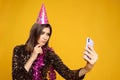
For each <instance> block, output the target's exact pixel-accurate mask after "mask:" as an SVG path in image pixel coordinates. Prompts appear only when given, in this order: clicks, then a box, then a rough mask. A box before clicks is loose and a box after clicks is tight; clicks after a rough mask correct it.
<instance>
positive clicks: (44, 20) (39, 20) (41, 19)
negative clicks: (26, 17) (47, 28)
mask: <svg viewBox="0 0 120 80" xmlns="http://www.w3.org/2000/svg"><path fill="white" fill-rule="evenodd" d="M36 23H38V24H48V23H49V22H48V18H47V13H46V9H45V6H44V4H42V7H41V9H40V12H39V15H38V17H37V20H36Z"/></svg>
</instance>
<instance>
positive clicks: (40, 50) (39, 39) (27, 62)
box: [12, 5, 97, 80]
mask: <svg viewBox="0 0 120 80" xmlns="http://www.w3.org/2000/svg"><path fill="white" fill-rule="evenodd" d="M51 34H52V28H51V26H50V24H49V23H48V20H47V17H46V12H45V7H44V5H42V8H41V11H40V15H39V16H38V19H37V21H36V23H35V24H34V25H33V26H32V28H31V31H30V35H29V38H28V40H27V41H26V43H25V45H19V46H16V47H15V48H14V51H13V58H12V78H13V80H47V79H49V80H55V79H56V73H55V70H56V71H57V72H58V73H59V74H60V75H61V76H62V77H63V78H65V79H66V80H82V79H83V78H84V76H85V74H86V73H87V72H89V71H90V70H91V69H92V67H93V66H94V64H95V62H96V60H97V54H96V52H95V51H94V49H93V48H92V47H91V46H88V48H86V49H85V52H84V55H85V56H84V59H85V60H86V61H87V64H86V66H85V67H84V68H80V69H78V70H70V69H69V68H68V67H67V66H66V65H65V64H64V63H63V62H62V60H61V59H60V58H59V56H57V54H56V53H55V52H54V50H53V49H51V48H50V47H49V46H48V43H49V39H50V36H51Z"/></svg>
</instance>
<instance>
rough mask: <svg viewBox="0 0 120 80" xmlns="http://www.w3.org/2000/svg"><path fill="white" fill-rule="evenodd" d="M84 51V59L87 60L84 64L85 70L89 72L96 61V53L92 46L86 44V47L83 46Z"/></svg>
mask: <svg viewBox="0 0 120 80" xmlns="http://www.w3.org/2000/svg"><path fill="white" fill-rule="evenodd" d="M83 53H84V57H83V58H84V59H85V60H86V61H87V64H86V66H85V69H86V70H87V72H89V71H90V70H91V69H92V68H93V66H94V64H95V63H96V61H97V59H98V55H97V53H96V52H95V50H94V48H93V47H92V46H90V45H88V47H87V48H85V52H83Z"/></svg>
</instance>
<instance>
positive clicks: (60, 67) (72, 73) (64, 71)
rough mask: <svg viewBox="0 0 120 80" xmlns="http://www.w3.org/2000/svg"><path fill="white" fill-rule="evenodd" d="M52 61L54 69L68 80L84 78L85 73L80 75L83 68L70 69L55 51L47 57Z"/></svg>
mask: <svg viewBox="0 0 120 80" xmlns="http://www.w3.org/2000/svg"><path fill="white" fill-rule="evenodd" d="M47 59H48V60H49V61H51V64H52V65H53V67H54V69H55V70H56V71H57V72H58V73H59V74H60V75H61V76H62V77H64V78H65V79H66V80H82V79H83V78H84V75H82V76H80V77H79V72H80V71H81V69H77V70H70V69H69V68H68V67H67V66H66V65H65V64H64V63H63V62H62V60H61V59H60V58H59V56H57V55H56V54H55V53H54V52H50V53H49V55H48V58H47Z"/></svg>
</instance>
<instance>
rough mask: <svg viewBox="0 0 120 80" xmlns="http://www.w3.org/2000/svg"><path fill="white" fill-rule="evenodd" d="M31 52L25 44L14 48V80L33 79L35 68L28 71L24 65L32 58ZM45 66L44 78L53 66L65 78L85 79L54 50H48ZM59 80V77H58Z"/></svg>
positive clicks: (44, 79) (43, 70)
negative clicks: (69, 66)
mask: <svg viewBox="0 0 120 80" xmlns="http://www.w3.org/2000/svg"><path fill="white" fill-rule="evenodd" d="M30 55H31V53H29V52H28V51H26V49H25V45H19V46H16V47H15V48H14V50H13V57H12V79H13V80H33V79H32V78H33V77H32V75H33V70H32V67H33V65H32V66H31V68H30V70H29V72H27V71H26V69H25V68H24V65H25V64H26V62H27V61H28V59H29V58H30ZM44 64H45V65H44V67H43V68H42V69H41V72H42V73H41V74H42V80H48V79H47V73H48V71H49V68H50V66H53V67H54V69H55V70H56V72H58V73H59V74H60V75H61V76H62V77H63V78H64V79H65V80H83V78H84V76H85V75H83V76H82V77H79V76H78V72H79V71H80V69H77V70H70V69H69V68H68V67H67V66H66V65H65V64H64V63H63V62H62V60H61V59H60V57H59V56H58V55H57V54H56V53H55V52H53V51H49V50H48V51H47V52H46V54H45V57H44ZM56 80H57V79H56Z"/></svg>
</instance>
